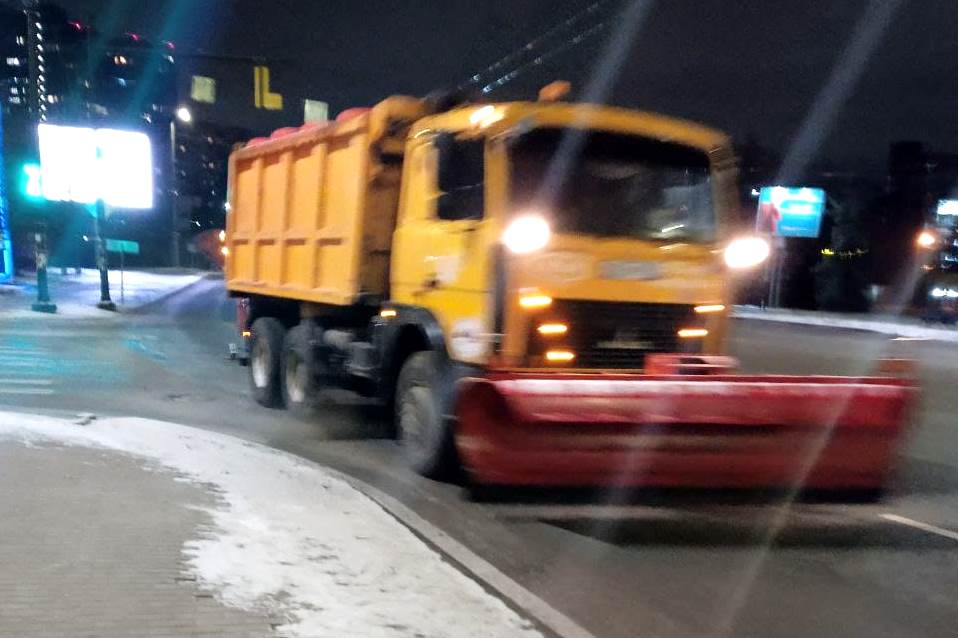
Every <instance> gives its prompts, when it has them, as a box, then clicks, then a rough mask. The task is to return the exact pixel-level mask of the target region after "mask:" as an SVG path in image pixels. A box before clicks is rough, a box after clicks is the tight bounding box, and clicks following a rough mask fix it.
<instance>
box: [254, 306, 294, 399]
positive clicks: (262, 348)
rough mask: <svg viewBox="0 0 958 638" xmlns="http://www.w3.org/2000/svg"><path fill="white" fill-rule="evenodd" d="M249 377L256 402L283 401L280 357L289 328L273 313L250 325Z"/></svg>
mask: <svg viewBox="0 0 958 638" xmlns="http://www.w3.org/2000/svg"><path fill="white" fill-rule="evenodd" d="M250 332H252V333H253V334H252V336H251V338H250V339H251V342H250V361H249V372H250V374H249V380H250V388H251V389H252V390H253V398H254V399H256V402H257V403H259V404H260V405H262V406H265V407H267V408H279V407H282V405H283V394H282V390H281V388H280V359H281V357H282V352H283V339H284V337H285V335H286V328H285V327H284V326H283V324H282V323H281V322H280V321H279V320H278V319H274V318H273V317H260V318H259V319H257V320H256V321H254V322H253V325H252V326H251V327H250Z"/></svg>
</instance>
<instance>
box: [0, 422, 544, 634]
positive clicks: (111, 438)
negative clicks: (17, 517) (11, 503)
mask: <svg viewBox="0 0 958 638" xmlns="http://www.w3.org/2000/svg"><path fill="white" fill-rule="evenodd" d="M0 438H13V439H16V440H20V441H24V442H26V443H28V444H29V443H40V442H45V441H48V442H54V443H59V444H65V445H80V446H90V447H98V448H107V449H112V450H117V451H120V452H122V453H126V454H130V455H134V456H136V457H139V458H142V459H144V460H147V461H149V462H152V463H155V464H158V465H159V466H162V467H165V468H168V469H171V470H174V471H176V472H178V473H180V474H182V475H183V476H185V477H186V478H185V479H184V480H190V481H194V482H196V483H198V484H200V485H203V486H204V487H207V488H208V489H213V490H214V491H215V492H216V493H217V494H218V496H219V497H220V505H219V506H218V507H216V508H215V509H214V510H213V511H211V512H209V513H210V515H211V516H212V518H213V521H214V525H213V527H212V529H209V530H197V538H196V539H195V540H193V541H190V542H188V543H186V544H185V546H184V549H183V552H184V554H185V555H186V557H187V559H188V564H189V569H190V572H191V575H193V576H195V577H196V578H197V580H198V582H199V583H200V584H201V585H202V586H204V587H207V588H210V589H212V590H213V591H214V592H215V595H216V596H217V597H218V598H219V599H220V600H221V601H222V602H224V603H225V604H227V605H231V606H234V607H238V608H241V609H248V610H256V611H264V610H265V611H267V612H269V613H270V614H271V615H275V616H277V617H280V618H286V619H288V622H287V623H286V624H284V625H282V626H281V627H279V629H278V632H279V633H280V635H284V636H297V637H298V636H330V637H336V638H338V637H340V636H369V637H380V636H382V637H387V636H390V637H413V636H423V637H427V636H428V637H434V636H455V637H457V638H459V637H463V638H469V637H476V638H478V637H479V636H482V637H484V638H485V637H490V638H495V637H497V636H503V637H505V636H510V637H512V636H519V637H532V636H539V635H540V634H539V633H538V631H536V630H534V629H533V628H532V626H531V625H530V623H529V622H527V621H526V620H524V619H522V618H521V617H520V616H519V615H518V614H516V613H515V612H514V611H513V610H512V609H510V608H509V607H507V606H506V605H505V604H504V603H503V602H502V601H501V600H499V599H498V598H496V597H494V596H492V595H491V594H489V593H487V592H486V591H485V590H484V589H483V588H482V587H480V585H479V584H478V583H476V582H475V581H473V580H472V579H470V578H468V577H467V576H466V575H464V574H463V573H461V572H460V571H459V570H458V569H456V568H455V567H454V566H453V565H451V564H449V563H448V562H446V561H444V560H443V558H442V557H441V556H440V555H439V554H438V553H436V552H435V551H433V550H432V549H431V548H429V547H428V546H427V545H426V544H425V543H423V542H422V541H421V540H420V539H419V538H418V537H416V536H415V535H414V534H413V533H412V532H411V531H409V529H407V528H406V527H405V526H403V525H402V524H400V523H399V522H398V521H397V520H396V519H394V518H393V517H392V516H390V515H389V514H388V513H387V512H386V511H385V510H383V509H382V508H381V507H380V506H379V505H377V504H376V503H374V502H373V501H372V500H370V499H369V498H368V497H366V496H365V495H363V494H362V493H361V492H359V491H357V490H356V489H355V488H353V487H351V486H350V485H348V484H347V483H345V482H344V481H342V480H341V479H339V478H337V477H335V476H333V475H332V474H331V473H330V472H329V471H327V470H325V469H324V468H322V467H321V466H319V465H317V464H315V463H311V462H309V461H306V460H304V459H300V458H297V457H294V456H291V455H289V454H286V453H283V452H279V451H277V450H272V449H270V448H266V447H263V446H260V445H255V444H253V443H248V442H245V441H241V440H239V439H236V438H233V437H230V436H225V435H221V434H216V433H212V432H207V431H204V430H197V429H195V428H189V427H185V426H180V425H174V424H170V423H160V422H156V421H149V420H145V419H106V420H98V421H94V422H93V423H92V424H90V425H88V426H80V425H76V424H74V423H72V422H70V421H66V420H61V419H54V418H49V417H40V416H32V415H22V414H14V413H4V412H0ZM38 505H39V504H38ZM144 507H149V504H148V503H144Z"/></svg>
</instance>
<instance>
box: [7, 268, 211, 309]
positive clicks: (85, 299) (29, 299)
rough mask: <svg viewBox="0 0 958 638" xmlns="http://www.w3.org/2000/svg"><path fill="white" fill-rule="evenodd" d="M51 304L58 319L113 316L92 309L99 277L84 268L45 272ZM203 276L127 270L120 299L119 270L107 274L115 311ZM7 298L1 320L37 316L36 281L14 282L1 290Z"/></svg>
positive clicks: (158, 296)
mask: <svg viewBox="0 0 958 638" xmlns="http://www.w3.org/2000/svg"><path fill="white" fill-rule="evenodd" d="M48 273H49V275H48V276H49V286H50V297H51V301H53V303H55V304H56V305H57V314H56V315H54V316H62V317H88V318H95V317H110V316H113V313H111V312H108V311H105V310H100V309H98V308H97V307H96V304H97V302H98V301H99V300H100V273H99V271H98V270H96V269H92V268H84V269H82V270H81V271H80V274H75V273H74V271H73V269H72V268H71V269H69V270H68V271H67V273H68V274H66V275H61V274H60V269H59V268H51V269H50V270H49V271H48ZM206 275H207V273H204V272H202V271H196V270H187V269H175V270H174V269H162V268H158V269H150V270H127V271H125V272H124V273H123V275H122V280H123V281H122V283H123V286H122V288H123V294H122V295H121V286H120V283H121V281H120V280H121V274H120V271H119V270H111V271H110V296H111V298H112V300H113V302H114V303H115V304H116V306H117V308H118V309H120V310H121V311H122V310H131V309H135V308H139V307H141V306H144V305H146V304H149V303H152V302H154V301H156V300H158V299H161V298H163V297H166V296H167V295H170V294H172V293H174V292H176V291H178V290H182V289H183V288H185V287H187V286H189V285H191V284H194V283H196V282H197V281H199V280H200V279H202V278H203V277H204V276H206ZM4 289H5V290H4V291H5V292H6V293H8V294H3V295H0V314H2V316H3V317H12V316H37V315H38V314H40V313H35V312H33V311H31V310H30V305H31V304H32V303H33V301H35V300H36V296H37V287H36V278H35V277H32V278H18V279H17V285H14V286H4Z"/></svg>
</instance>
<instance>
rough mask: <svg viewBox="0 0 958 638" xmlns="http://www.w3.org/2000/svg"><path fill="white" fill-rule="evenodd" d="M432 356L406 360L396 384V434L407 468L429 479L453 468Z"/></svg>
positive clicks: (449, 435) (435, 360) (416, 355)
mask: <svg viewBox="0 0 958 638" xmlns="http://www.w3.org/2000/svg"><path fill="white" fill-rule="evenodd" d="M439 386H440V379H439V364H438V356H437V355H436V353H435V352H416V353H413V354H412V355H410V357H409V358H408V359H406V361H405V363H404V364H403V366H402V369H401V370H400V372H399V379H398V381H397V382H396V418H395V423H396V433H397V438H398V440H399V445H400V447H401V448H402V451H403V456H404V457H405V459H406V464H407V465H408V466H409V467H410V468H411V469H412V470H413V471H415V472H417V473H419V474H421V475H423V476H426V477H429V478H443V477H445V476H447V475H448V474H449V473H450V471H451V470H452V469H453V467H454V465H455V453H454V446H453V436H452V429H451V428H450V427H449V426H448V424H447V423H446V422H445V419H443V405H442V401H441V399H440V396H439V391H438V390H439Z"/></svg>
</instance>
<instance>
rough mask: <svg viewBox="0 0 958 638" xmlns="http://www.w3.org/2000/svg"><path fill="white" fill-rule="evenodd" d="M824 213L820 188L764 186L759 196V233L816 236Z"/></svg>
mask: <svg viewBox="0 0 958 638" xmlns="http://www.w3.org/2000/svg"><path fill="white" fill-rule="evenodd" d="M824 212H825V191H823V190H822V189H820V188H786V187H784V186H766V187H765V188H763V189H762V190H761V191H760V192H759V196H758V219H757V220H756V228H757V229H758V231H759V232H762V233H767V234H769V235H775V236H776V237H806V238H814V237H818V233H819V231H820V230H821V226H822V214H823V213H824Z"/></svg>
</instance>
